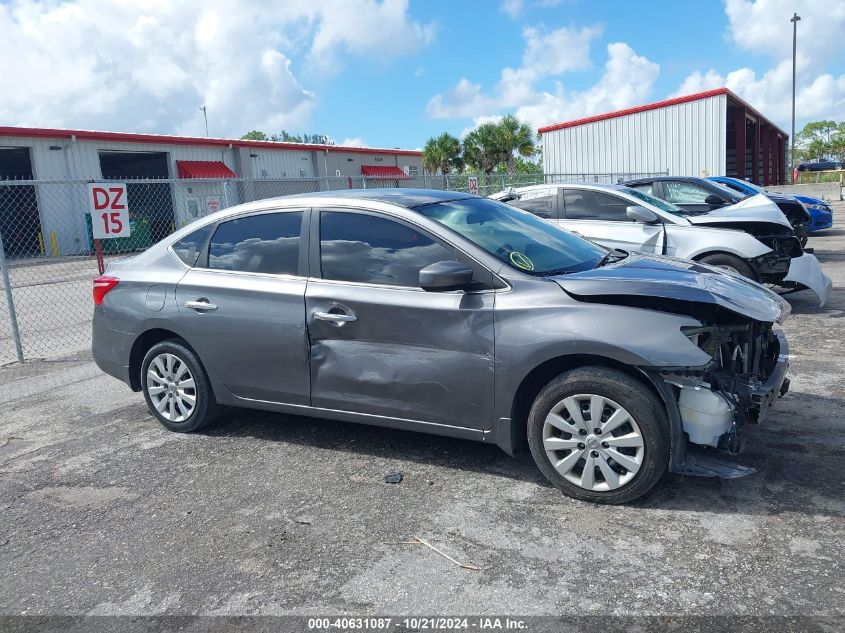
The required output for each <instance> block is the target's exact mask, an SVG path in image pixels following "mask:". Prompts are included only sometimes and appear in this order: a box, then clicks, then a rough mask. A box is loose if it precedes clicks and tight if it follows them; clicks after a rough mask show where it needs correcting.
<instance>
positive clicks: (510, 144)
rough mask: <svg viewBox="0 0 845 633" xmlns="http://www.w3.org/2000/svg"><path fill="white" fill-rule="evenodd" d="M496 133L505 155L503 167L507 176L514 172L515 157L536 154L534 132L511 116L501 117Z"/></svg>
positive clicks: (527, 156)
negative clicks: (505, 168)
mask: <svg viewBox="0 0 845 633" xmlns="http://www.w3.org/2000/svg"><path fill="white" fill-rule="evenodd" d="M498 131H499V136H500V143H501V149H502V150H503V151H504V152H505V154H506V155H507V159H506V160H505V165H506V167H507V171H508V174H513V173H514V172H515V171H516V159H517V156H521V157H523V158H530V157H533V156H534V155H535V153H536V148H535V146H534V131H533V130H532V129H531V126H530V125H528V124H527V123H525V122H524V121H520V120H519V119H517V118H516V117H515V116H514V115H512V114H508V115H507V116H504V117H502V120H501V121H499V123H498Z"/></svg>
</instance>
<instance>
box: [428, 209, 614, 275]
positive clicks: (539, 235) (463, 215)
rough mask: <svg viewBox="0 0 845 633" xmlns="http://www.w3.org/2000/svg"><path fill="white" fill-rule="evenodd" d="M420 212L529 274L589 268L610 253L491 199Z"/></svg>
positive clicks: (568, 271) (526, 213) (569, 271)
mask: <svg viewBox="0 0 845 633" xmlns="http://www.w3.org/2000/svg"><path fill="white" fill-rule="evenodd" d="M415 211H417V212H418V213H420V214H422V215H424V216H425V217H427V218H430V219H432V220H434V221H435V222H437V223H439V224H442V225H443V226H445V227H447V228H449V229H451V230H453V231H455V232H456V233H458V234H459V235H461V236H462V237H464V238H466V239H468V240H469V241H470V242H472V243H473V244H475V245H477V246H479V247H481V248H483V249H484V250H485V251H487V252H488V253H490V254H491V255H493V256H494V257H495V258H496V259H498V260H499V261H501V262H504V263H505V264H507V265H508V266H512V267H513V268H516V269H518V270H520V271H522V272H524V273H527V274H529V275H535V276H545V275H555V274H561V273H571V272H577V271H579V270H590V269H592V268H595V267H596V265H598V264H599V262H601V261H602V260H603V259H604V257H605V255H607V253H608V251H607V249H605V248H603V247H601V246H599V245H598V244H593V243H592V242H588V241H587V240H584V239H582V238H580V237H578V236H577V235H573V234H572V233H570V232H568V231H565V230H563V229H562V228H560V227H558V226H557V225H555V224H552V223H551V222H547V221H546V220H542V219H540V218H538V217H537V216H535V215H532V214H530V213H528V212H527V211H522V210H520V209H515V208H514V207H510V206H508V205H506V204H503V203H501V202H497V201H495V200H488V199H486V198H468V199H465V200H452V201H450V202H438V203H435V204H427V205H423V206H420V207H417V208H416V209H415Z"/></svg>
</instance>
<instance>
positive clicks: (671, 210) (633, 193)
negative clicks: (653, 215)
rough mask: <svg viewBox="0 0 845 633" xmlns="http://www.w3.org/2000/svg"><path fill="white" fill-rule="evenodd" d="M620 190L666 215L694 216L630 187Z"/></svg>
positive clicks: (693, 213)
mask: <svg viewBox="0 0 845 633" xmlns="http://www.w3.org/2000/svg"><path fill="white" fill-rule="evenodd" d="M622 190H623V191H624V192H625V193H627V194H628V195H629V196H634V197H635V198H639V199H640V200H642V201H643V202H648V203H649V204H650V205H651V206H653V207H657V208H658V209H660V210H661V211H666V212H667V213H674V214H675V215H695V212H694V211H687V210H686V209H682V208H681V207H677V206H675V205H674V204H672V203H671V202H666V201H665V200H661V199H660V198H655V197H654V196H652V195H650V194H647V193H645V192H643V191H640V190H639V189H634V188H632V187H622Z"/></svg>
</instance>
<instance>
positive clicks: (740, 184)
mask: <svg viewBox="0 0 845 633" xmlns="http://www.w3.org/2000/svg"><path fill="white" fill-rule="evenodd" d="M708 180H712V181H714V182H718V183H720V184H722V185H724V186H726V187H729V188H731V189H733V190H734V191H737V192H739V193H741V194H744V195H747V196H754V195H756V194H758V193H762V194H766V193H767V192H766V190H765V189H763V188H762V187H758V186H757V185H755V184H753V183H750V182H748V181H746V180H740V179H739V178H729V177H727V176H711V177H710V178H708ZM781 195H783V194H781ZM792 197H793V198H795V199H796V200H798V202H800V203H801V204H803V205H804V206H805V207H806V208H807V211H808V212H809V214H810V218H811V219H812V223H811V224H810V232H811V233H813V232H814V231H820V230H822V229H829V228H830V227H832V226H833V213H832V212H831V210H830V205H828V203H827V202H825V201H824V200H820V199H819V198H811V197H810V196H799V195H795V194H792Z"/></svg>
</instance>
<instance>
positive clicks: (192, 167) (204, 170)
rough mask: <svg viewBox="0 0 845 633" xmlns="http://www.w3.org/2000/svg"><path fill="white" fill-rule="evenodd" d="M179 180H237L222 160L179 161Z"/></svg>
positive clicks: (177, 166)
mask: <svg viewBox="0 0 845 633" xmlns="http://www.w3.org/2000/svg"><path fill="white" fill-rule="evenodd" d="M176 172H177V173H178V174H179V178H237V177H238V175H237V174H236V173H235V172H233V171H232V170H231V169H229V168H228V167H226V164H225V163H224V162H223V161H222V160H177V161H176Z"/></svg>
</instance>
